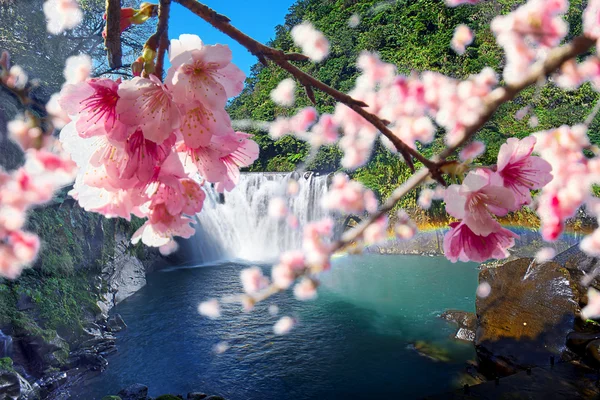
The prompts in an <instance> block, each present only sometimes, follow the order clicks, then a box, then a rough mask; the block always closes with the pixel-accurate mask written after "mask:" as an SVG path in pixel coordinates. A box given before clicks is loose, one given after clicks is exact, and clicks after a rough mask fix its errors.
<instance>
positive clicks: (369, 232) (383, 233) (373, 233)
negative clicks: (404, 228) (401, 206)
mask: <svg viewBox="0 0 600 400" xmlns="http://www.w3.org/2000/svg"><path fill="white" fill-rule="evenodd" d="M387 227H388V220H387V217H386V216H382V217H379V218H377V219H376V220H375V222H373V223H372V224H370V225H369V226H367V227H366V228H365V230H364V232H363V239H364V240H365V242H366V243H367V244H377V243H380V242H383V241H384V240H386V239H387V236H388V235H387Z"/></svg>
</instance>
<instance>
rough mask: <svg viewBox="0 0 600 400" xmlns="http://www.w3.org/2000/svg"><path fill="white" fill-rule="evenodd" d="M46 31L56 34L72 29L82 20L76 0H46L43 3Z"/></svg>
mask: <svg viewBox="0 0 600 400" xmlns="http://www.w3.org/2000/svg"><path fill="white" fill-rule="evenodd" d="M44 14H45V15H46V21H47V25H46V27H47V29H48V32H50V33H52V34H54V35H58V34H59V33H62V32H64V31H65V30H67V29H73V28H75V27H76V26H77V25H79V24H80V23H81V21H82V20H83V12H82V11H81V8H80V7H79V3H78V2H77V0H46V2H45V3H44Z"/></svg>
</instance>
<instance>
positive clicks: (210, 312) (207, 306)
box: [198, 299, 221, 319]
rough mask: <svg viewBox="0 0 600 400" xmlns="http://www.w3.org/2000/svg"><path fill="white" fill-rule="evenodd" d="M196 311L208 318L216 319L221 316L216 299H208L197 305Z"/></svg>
mask: <svg viewBox="0 0 600 400" xmlns="http://www.w3.org/2000/svg"><path fill="white" fill-rule="evenodd" d="M198 312H199V313H200V314H201V315H204V316H205V317H208V318H210V319H217V318H219V317H220V316H221V306H220V304H219V301H218V300H217V299H210V300H207V301H203V302H202V303H200V304H199V305H198Z"/></svg>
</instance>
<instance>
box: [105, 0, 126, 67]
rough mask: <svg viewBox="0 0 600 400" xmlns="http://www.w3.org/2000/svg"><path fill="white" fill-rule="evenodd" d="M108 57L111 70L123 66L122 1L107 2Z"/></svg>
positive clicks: (106, 41)
mask: <svg viewBox="0 0 600 400" xmlns="http://www.w3.org/2000/svg"><path fill="white" fill-rule="evenodd" d="M104 45H105V46H106V52H107V57H108V65H109V66H110V67H111V68H119V67H121V65H122V61H121V58H122V57H123V53H122V50H121V1H120V0H106V38H105V39H104Z"/></svg>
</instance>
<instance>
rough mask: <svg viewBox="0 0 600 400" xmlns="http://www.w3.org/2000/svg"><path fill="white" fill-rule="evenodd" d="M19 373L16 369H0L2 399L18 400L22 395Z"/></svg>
mask: <svg viewBox="0 0 600 400" xmlns="http://www.w3.org/2000/svg"><path fill="white" fill-rule="evenodd" d="M18 375H19V374H17V373H16V372H15V371H9V370H6V369H3V370H0V399H3V400H4V399H6V400H17V399H18V398H19V396H21V384H20V380H19V376H18Z"/></svg>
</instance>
